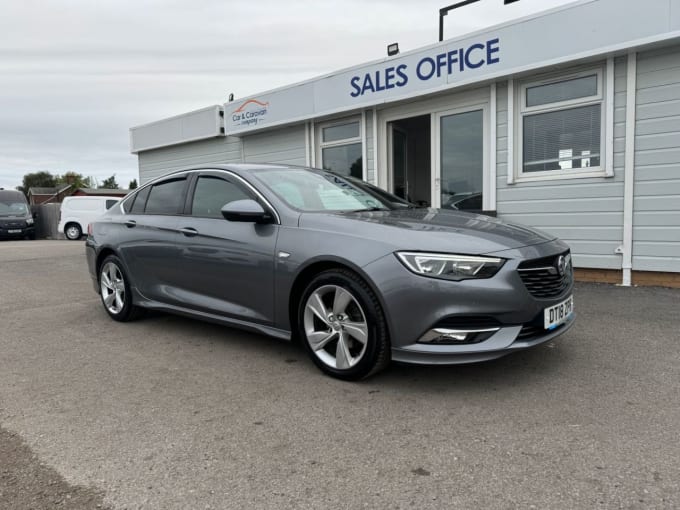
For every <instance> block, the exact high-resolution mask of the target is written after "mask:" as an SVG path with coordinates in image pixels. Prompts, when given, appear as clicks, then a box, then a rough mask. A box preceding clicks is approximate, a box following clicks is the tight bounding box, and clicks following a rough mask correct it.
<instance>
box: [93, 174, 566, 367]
mask: <svg viewBox="0 0 680 510" xmlns="http://www.w3.org/2000/svg"><path fill="white" fill-rule="evenodd" d="M88 230H89V231H88V238H87V243H86V253H87V261H88V266H89V270H90V273H91V275H92V279H93V282H94V287H95V290H96V291H97V292H98V293H99V294H100V296H101V300H102V303H103V305H104V308H105V310H106V312H107V313H108V314H109V315H110V316H111V318H113V319H114V320H117V321H129V320H131V319H133V318H135V317H136V316H138V315H139V313H140V312H141V311H143V310H144V309H155V310H162V311H166V312H171V313H177V314H182V315H187V316H191V317H195V318H198V319H203V320H209V321H214V322H219V323H223V324H226V325H229V326H235V327H239V328H246V329H249V330H254V331H257V332H261V333H265V334H268V335H272V336H274V337H278V338H282V339H286V340H297V341H300V342H301V343H302V344H303V346H304V348H305V349H306V350H307V352H308V353H309V355H310V357H311V359H312V360H313V361H314V363H315V364H316V365H317V366H318V367H319V368H320V369H321V370H322V371H324V372H325V373H326V374H329V375H331V376H334V377H338V378H341V379H349V380H354V379H360V378H363V377H366V376H369V375H371V374H373V373H375V372H377V371H379V370H380V369H382V368H384V367H385V366H386V365H387V364H388V363H389V362H390V360H395V361H399V362H406V363H419V364H456V363H469V362H477V361H484V360H490V359H494V358H498V357H500V356H504V355H506V354H509V353H511V352H515V351H518V350H520V349H525V348H528V347H532V346H535V345H538V344H541V343H543V342H546V341H548V340H550V339H552V338H555V337H556V336H558V335H561V334H562V333H564V332H565V331H567V330H568V329H569V328H570V327H571V325H572V324H573V321H574V314H573V299H572V287H573V272H572V266H571V256H570V253H569V248H568V247H567V245H566V244H564V243H563V242H561V241H559V240H557V239H555V237H554V236H551V235H548V234H545V233H542V232H539V231H537V230H534V229H532V228H528V227H525V226H521V225H514V224H510V223H506V222H503V221H500V220H497V219H495V218H491V217H487V216H482V215H476V214H469V213H464V212H459V211H451V210H439V209H425V208H417V207H415V206H413V205H411V204H409V203H408V202H405V201H403V200H402V199H400V198H398V197H395V196H393V195H390V194H389V193H386V192H385V191H383V190H381V189H379V188H376V187H375V186H372V185H370V184H367V183H364V182H362V181H359V180H356V179H352V178H348V177H343V176H340V175H337V174H335V173H331V172H327V171H323V170H314V169H308V168H301V167H291V166H280V165H279V166H277V165H247V164H244V165H215V166H211V167H209V168H191V169H186V170H182V171H178V172H175V173H172V174H169V175H166V176H164V177H162V178H159V179H157V180H155V181H152V182H150V183H147V184H146V185H144V186H142V187H141V188H139V189H137V190H135V192H133V193H132V194H130V195H128V196H127V197H126V198H125V199H124V200H123V201H122V202H121V203H120V204H119V205H117V206H115V207H113V208H112V209H110V210H109V211H108V212H107V213H106V214H105V215H104V216H103V217H102V218H101V219H99V220H97V221H96V222H95V223H93V224H91V225H90V227H89V229H88Z"/></svg>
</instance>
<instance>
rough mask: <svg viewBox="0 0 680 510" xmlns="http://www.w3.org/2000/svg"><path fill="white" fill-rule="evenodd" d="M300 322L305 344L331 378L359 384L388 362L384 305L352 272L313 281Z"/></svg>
mask: <svg viewBox="0 0 680 510" xmlns="http://www.w3.org/2000/svg"><path fill="white" fill-rule="evenodd" d="M297 319H298V320H297V325H298V334H299V338H300V339H301V341H302V342H301V343H302V344H303V345H304V347H305V349H306V350H307V353H308V354H309V356H310V357H311V358H312V361H313V362H314V363H315V364H316V366H317V367H319V369H321V371H322V372H324V373H325V374H327V375H330V376H332V377H335V378H338V379H343V380H347V381H356V380H358V379H363V378H366V377H369V376H371V375H373V374H375V373H377V372H379V371H380V370H382V369H384V368H385V367H386V366H387V365H388V364H389V362H390V342H389V335H388V331H387V323H386V321H385V316H384V314H383V310H382V307H381V306H380V302H379V301H378V298H377V297H376V295H375V293H374V292H373V291H372V290H371V288H370V287H369V286H368V285H367V284H366V282H365V281H364V280H363V279H361V278H360V277H359V276H358V275H357V274H356V273H353V272H352V271H348V270H345V269H332V270H329V271H324V272H322V273H319V274H318V275H317V276H316V277H314V278H313V279H312V281H311V282H309V284H308V285H307V288H306V289H305V291H304V292H303V293H302V297H301V298H300V302H299V303H298V317H297Z"/></svg>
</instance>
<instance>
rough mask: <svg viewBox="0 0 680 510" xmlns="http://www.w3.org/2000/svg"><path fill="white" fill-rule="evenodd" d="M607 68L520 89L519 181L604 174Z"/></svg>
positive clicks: (535, 83) (536, 83) (545, 81)
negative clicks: (604, 95) (603, 84)
mask: <svg viewBox="0 0 680 510" xmlns="http://www.w3.org/2000/svg"><path fill="white" fill-rule="evenodd" d="M602 76H603V73H602V69H595V70H591V71H586V72H582V73H578V74H576V75H573V74H572V75H569V76H561V77H559V78H552V79H549V80H544V81H540V82H530V83H524V84H522V85H521V86H520V87H519V91H518V92H519V94H520V97H519V105H520V115H519V137H518V145H519V147H518V148H519V151H518V154H519V158H520V162H519V165H518V174H519V175H518V177H519V179H525V180H535V179H549V178H558V179H559V178H565V177H592V176H597V175H604V173H605V168H604V164H603V153H602V150H603V148H604V136H603V134H604V132H603V129H602V126H603V124H604V117H603V115H604V104H603V92H602V90H603V87H602Z"/></svg>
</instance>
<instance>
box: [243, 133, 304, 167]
mask: <svg viewBox="0 0 680 510" xmlns="http://www.w3.org/2000/svg"><path fill="white" fill-rule="evenodd" d="M241 141H242V143H243V157H244V161H245V162H246V163H284V164H287V165H303V166H304V165H305V163H306V150H307V148H306V147H307V146H306V144H305V126H304V124H298V125H297V126H291V127H288V128H282V129H277V130H274V131H266V132H264V133H257V134H254V135H250V136H243V137H241Z"/></svg>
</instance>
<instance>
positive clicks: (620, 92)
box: [496, 58, 626, 269]
mask: <svg viewBox="0 0 680 510" xmlns="http://www.w3.org/2000/svg"><path fill="white" fill-rule="evenodd" d="M614 74H615V80H614V87H615V97H614V101H615V104H614V106H615V111H614V124H615V125H614V136H615V138H614V151H615V152H614V177H608V178H605V177H598V178H588V179H564V180H551V181H539V182H518V183H515V184H508V182H507V174H508V150H507V149H508V100H507V97H508V94H507V84H502V85H499V86H498V88H497V94H498V95H497V129H498V131H497V132H498V137H497V140H498V141H497V206H496V210H497V212H498V216H499V217H501V218H504V219H506V220H509V221H513V222H518V223H524V224H526V225H530V226H533V227H537V228H539V229H541V230H545V231H546V232H550V233H552V234H555V235H556V236H558V237H560V238H561V239H562V240H564V241H565V242H566V243H567V244H569V246H570V247H571V249H572V252H573V254H574V264H575V265H576V266H577V267H585V268H602V269H621V255H616V254H615V253H614V250H616V248H618V247H619V246H620V245H621V244H622V243H623V164H624V155H623V153H624V149H625V117H626V113H625V106H626V104H625V103H626V64H625V58H618V59H616V61H615V71H614ZM520 150H521V148H520V147H515V151H520ZM515 164H516V163H515Z"/></svg>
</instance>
